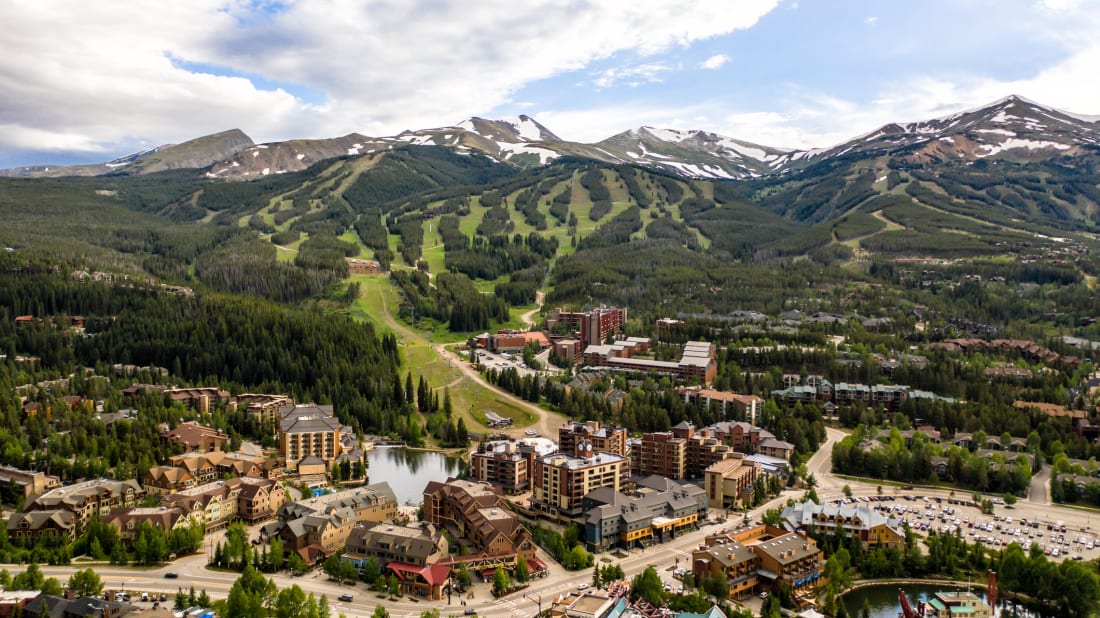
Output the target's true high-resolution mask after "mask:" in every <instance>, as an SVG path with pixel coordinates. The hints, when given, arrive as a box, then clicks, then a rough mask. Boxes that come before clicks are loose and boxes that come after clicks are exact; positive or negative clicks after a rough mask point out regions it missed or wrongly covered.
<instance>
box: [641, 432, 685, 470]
mask: <svg viewBox="0 0 1100 618" xmlns="http://www.w3.org/2000/svg"><path fill="white" fill-rule="evenodd" d="M630 473H631V474H632V475H634V476H648V475H650V474H659V475H661V476H664V477H666V478H670V479H684V478H687V440H686V439H684V438H682V437H679V436H677V435H676V434H674V433H672V432H671V431H656V432H651V433H647V434H645V435H643V436H642V439H641V441H640V442H636V443H634V445H633V446H632V447H631V449H630Z"/></svg>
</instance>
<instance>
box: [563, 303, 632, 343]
mask: <svg viewBox="0 0 1100 618" xmlns="http://www.w3.org/2000/svg"><path fill="white" fill-rule="evenodd" d="M625 325H626V309H619V308H617V307H604V306H601V307H597V308H595V309H593V310H591V311H564V310H562V309H561V308H558V309H554V310H553V311H551V312H550V314H549V315H548V316H547V317H546V324H545V326H546V330H549V331H554V330H555V329H557V328H562V327H564V328H566V329H568V330H569V331H570V332H571V333H573V334H574V335H575V336H576V338H577V339H579V340H580V341H582V342H583V343H584V344H587V345H599V344H601V343H603V342H604V341H606V340H607V338H608V337H610V336H611V335H613V334H615V333H621V332H622V330H623V326H625Z"/></svg>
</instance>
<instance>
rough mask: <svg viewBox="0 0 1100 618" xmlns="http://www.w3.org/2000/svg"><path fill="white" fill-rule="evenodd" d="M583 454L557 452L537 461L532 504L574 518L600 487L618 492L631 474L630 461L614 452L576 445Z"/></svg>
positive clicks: (544, 511)
mask: <svg viewBox="0 0 1100 618" xmlns="http://www.w3.org/2000/svg"><path fill="white" fill-rule="evenodd" d="M577 452H578V453H583V455H569V454H567V453H554V454H551V455H544V456H542V457H536V458H535V466H534V474H533V476H532V479H533V481H532V484H533V493H532V496H531V505H532V506H533V507H534V508H536V509H538V510H539V511H541V512H543V513H546V514H548V515H554V516H562V517H566V518H575V517H578V516H580V515H581V514H582V513H583V509H582V505H581V501H582V500H583V499H584V496H585V495H587V494H588V493H589V492H591V491H594V490H596V489H599V488H601V487H610V488H611V489H613V490H615V491H619V490H620V489H622V488H623V487H624V486H625V485H626V482H627V480H628V479H629V475H630V460H629V459H627V458H626V457H622V456H620V455H615V454H612V453H601V452H597V451H593V450H592V449H591V448H589V447H588V445H587V444H580V443H578V445H577Z"/></svg>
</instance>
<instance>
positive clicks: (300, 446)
mask: <svg viewBox="0 0 1100 618" xmlns="http://www.w3.org/2000/svg"><path fill="white" fill-rule="evenodd" d="M282 414H283V417H282V419H281V420H280V422H279V447H280V451H281V454H282V456H283V457H284V458H285V459H286V465H287V467H288V468H291V469H296V468H297V466H298V462H299V461H301V460H303V459H305V458H306V457H317V458H318V459H321V460H322V461H324V462H325V466H326V467H327V466H331V465H332V462H333V461H335V460H336V458H337V457H339V456H340V453H341V449H342V446H341V442H340V435H341V434H342V433H350V432H351V428H350V427H344V426H341V425H340V421H339V420H338V419H337V418H336V416H335V415H334V414H333V410H332V406H331V405H324V406H321V405H316V404H299V405H296V406H294V407H293V408H285V409H283V410H282Z"/></svg>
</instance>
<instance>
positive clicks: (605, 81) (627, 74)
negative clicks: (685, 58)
mask: <svg viewBox="0 0 1100 618" xmlns="http://www.w3.org/2000/svg"><path fill="white" fill-rule="evenodd" d="M671 70H672V67H670V66H668V65H667V64H664V63H662V62H653V63H649V64H639V65H634V66H626V67H612V68H610V69H606V70H604V71H601V72H600V73H598V74H597V75H596V78H595V79H594V80H592V84H593V85H594V86H596V87H597V88H610V87H611V86H614V85H615V84H618V83H625V84H626V85H627V86H632V87H636V86H641V85H642V84H649V83H654V82H660V81H661V73H666V72H668V71H671Z"/></svg>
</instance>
